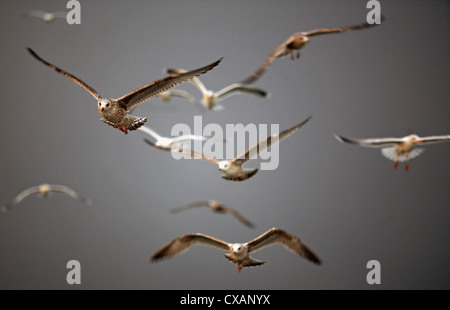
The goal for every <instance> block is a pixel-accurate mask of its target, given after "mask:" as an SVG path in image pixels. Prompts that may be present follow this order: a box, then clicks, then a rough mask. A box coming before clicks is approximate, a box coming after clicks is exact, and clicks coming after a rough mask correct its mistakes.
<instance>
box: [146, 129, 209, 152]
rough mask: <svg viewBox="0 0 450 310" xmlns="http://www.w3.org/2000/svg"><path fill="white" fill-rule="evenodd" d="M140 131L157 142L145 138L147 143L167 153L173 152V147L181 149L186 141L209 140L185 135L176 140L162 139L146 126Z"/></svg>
mask: <svg viewBox="0 0 450 310" xmlns="http://www.w3.org/2000/svg"><path fill="white" fill-rule="evenodd" d="M139 130H141V131H143V132H145V133H146V134H148V135H150V136H152V137H153V138H154V139H155V140H156V141H155V142H151V141H150V140H149V139H146V138H144V141H145V142H147V144H150V145H151V146H153V147H154V148H159V149H162V150H165V151H170V150H172V148H173V147H180V146H181V144H182V143H183V142H186V141H192V140H199V141H206V140H208V139H209V138H208V137H203V136H195V135H183V136H178V137H175V138H168V137H162V136H160V135H159V134H157V133H156V132H155V131H154V130H152V129H150V128H148V127H145V126H142V127H140V128H139Z"/></svg>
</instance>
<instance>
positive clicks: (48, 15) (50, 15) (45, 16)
mask: <svg viewBox="0 0 450 310" xmlns="http://www.w3.org/2000/svg"><path fill="white" fill-rule="evenodd" d="M23 17H36V18H39V19H42V20H43V21H45V22H47V23H51V22H53V21H54V20H55V19H64V20H65V19H67V12H65V11H59V12H45V11H41V10H31V11H28V12H27V13H24V14H23Z"/></svg>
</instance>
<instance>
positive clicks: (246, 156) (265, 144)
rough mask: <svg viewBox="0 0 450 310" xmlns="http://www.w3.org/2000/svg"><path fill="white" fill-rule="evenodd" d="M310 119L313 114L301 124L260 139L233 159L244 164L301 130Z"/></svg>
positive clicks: (239, 163)
mask: <svg viewBox="0 0 450 310" xmlns="http://www.w3.org/2000/svg"><path fill="white" fill-rule="evenodd" d="M310 119H311V116H310V117H308V118H307V119H305V120H304V121H303V122H301V123H300V124H298V125H296V126H294V127H292V128H289V129H286V130H284V131H282V132H280V133H276V134H274V135H271V136H269V137H267V138H265V139H263V140H261V141H259V142H258V143H256V144H255V145H253V146H252V147H250V148H248V149H247V150H246V151H245V152H244V153H242V154H241V155H239V156H238V157H236V158H235V159H233V162H234V163H236V164H238V165H242V164H244V163H245V162H247V161H248V160H250V159H253V158H256V155H257V154H259V153H260V152H261V151H264V150H265V149H268V148H269V147H270V146H271V145H272V144H275V143H278V142H280V141H281V140H283V139H285V138H287V137H288V136H290V135H291V134H293V133H294V132H296V131H297V130H299V129H300V128H301V127H302V126H303V125H305V124H306V123H307V122H308V121H309V120H310Z"/></svg>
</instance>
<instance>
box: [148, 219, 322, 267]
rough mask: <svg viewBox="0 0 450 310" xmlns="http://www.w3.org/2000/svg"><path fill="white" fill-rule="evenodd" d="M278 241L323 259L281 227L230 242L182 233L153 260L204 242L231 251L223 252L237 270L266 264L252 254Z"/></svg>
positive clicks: (308, 256)
mask: <svg viewBox="0 0 450 310" xmlns="http://www.w3.org/2000/svg"><path fill="white" fill-rule="evenodd" d="M276 243H281V244H283V246H284V247H286V248H287V249H288V250H290V251H292V252H294V253H296V254H298V255H300V256H302V257H304V258H306V259H307V260H309V261H310V262H312V263H314V264H317V265H320V264H321V263H322V261H321V260H320V258H319V257H318V256H317V255H316V254H315V253H314V252H313V251H312V250H311V249H310V248H309V247H308V246H307V245H306V244H304V243H303V242H302V241H300V239H298V238H297V237H295V236H294V235H291V234H290V233H287V232H285V231H284V230H281V229H279V228H272V229H270V230H268V231H267V232H265V233H263V234H262V235H261V236H259V237H257V238H256V239H253V240H252V241H250V242H247V243H228V242H225V241H222V240H220V239H217V238H214V237H211V236H207V235H204V234H200V233H196V234H190V235H185V236H181V237H178V238H177V239H175V240H173V241H172V242H170V243H168V244H166V245H165V246H163V247H162V248H161V249H159V250H158V251H157V252H156V253H155V254H153V256H152V257H151V261H153V262H155V261H158V260H160V259H165V258H169V257H172V256H175V255H178V254H181V253H182V252H184V251H186V250H188V249H189V248H190V247H191V246H193V245H195V244H205V245H212V246H215V247H217V248H219V249H222V250H225V251H229V253H226V254H224V256H225V257H226V258H227V259H229V260H230V261H232V262H233V263H235V264H236V265H237V269H238V271H241V269H242V267H255V266H260V265H262V264H264V263H265V262H264V261H260V260H256V259H254V258H253V257H251V256H250V254H251V253H253V252H256V251H259V250H261V249H263V248H265V247H267V246H270V245H273V244H276Z"/></svg>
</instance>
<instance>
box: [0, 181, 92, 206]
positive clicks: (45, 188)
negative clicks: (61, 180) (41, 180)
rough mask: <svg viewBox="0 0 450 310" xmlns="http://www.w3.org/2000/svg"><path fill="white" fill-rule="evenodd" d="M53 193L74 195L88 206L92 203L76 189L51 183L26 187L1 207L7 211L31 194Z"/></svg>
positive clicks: (74, 197)
mask: <svg viewBox="0 0 450 310" xmlns="http://www.w3.org/2000/svg"><path fill="white" fill-rule="evenodd" d="M52 193H59V194H64V195H67V196H69V197H72V198H73V199H75V200H78V201H79V202H81V203H84V204H86V205H88V206H90V205H92V201H91V200H90V199H88V198H84V197H82V196H80V195H78V194H77V193H76V192H75V191H74V190H72V189H70V188H69V187H67V186H64V185H55V184H54V185H50V184H41V185H38V186H33V187H30V188H27V189H25V190H24V191H22V192H21V193H20V194H19V195H17V196H16V198H14V200H13V201H11V202H10V203H8V204H6V205H4V206H2V207H1V210H2V212H7V211H8V210H10V209H11V208H12V207H14V206H15V205H17V204H19V203H20V202H21V201H22V200H24V199H25V198H27V197H29V196H33V195H40V196H41V197H45V198H48V197H50V196H51V194H52Z"/></svg>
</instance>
